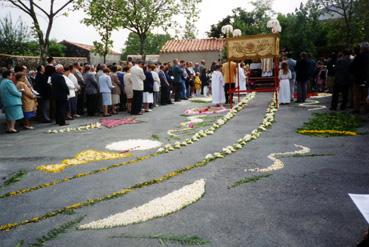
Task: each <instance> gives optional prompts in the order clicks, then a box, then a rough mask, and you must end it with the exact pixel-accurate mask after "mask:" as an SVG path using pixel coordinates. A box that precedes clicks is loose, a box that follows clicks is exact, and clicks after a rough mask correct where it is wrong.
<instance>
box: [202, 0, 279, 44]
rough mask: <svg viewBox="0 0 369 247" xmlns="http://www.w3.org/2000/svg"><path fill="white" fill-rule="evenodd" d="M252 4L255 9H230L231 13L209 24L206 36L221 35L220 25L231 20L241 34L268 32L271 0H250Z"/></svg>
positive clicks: (226, 23)
mask: <svg viewBox="0 0 369 247" xmlns="http://www.w3.org/2000/svg"><path fill="white" fill-rule="evenodd" d="M252 4H253V5H254V6H255V9H254V10H252V11H247V10H245V9H242V8H236V9H234V10H232V15H228V16H227V17H225V18H224V19H223V20H221V21H220V22H219V23H217V24H215V25H212V26H211V29H210V32H208V36H209V37H214V38H220V37H222V36H223V34H222V31H221V29H222V27H223V26H224V25H228V24H232V23H231V22H232V20H233V24H232V26H233V27H234V29H240V30H241V31H242V34H243V35H254V34H262V33H269V32H270V31H269V29H268V28H267V26H266V25H267V22H268V20H269V19H270V16H271V14H272V13H273V12H272V5H271V1H269V0H262V1H257V2H256V1H255V2H252Z"/></svg>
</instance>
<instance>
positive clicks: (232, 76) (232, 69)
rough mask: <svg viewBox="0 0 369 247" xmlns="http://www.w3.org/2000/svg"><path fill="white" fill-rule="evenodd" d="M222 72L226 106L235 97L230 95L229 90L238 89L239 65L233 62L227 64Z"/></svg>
mask: <svg viewBox="0 0 369 247" xmlns="http://www.w3.org/2000/svg"><path fill="white" fill-rule="evenodd" d="M215 68H217V67H215ZM222 71H223V76H224V81H225V86H224V93H225V97H226V104H228V103H229V99H230V98H231V97H233V94H229V90H230V89H234V88H235V87H236V75H237V64H236V63H235V62H231V61H230V62H226V63H224V64H223V66H222Z"/></svg>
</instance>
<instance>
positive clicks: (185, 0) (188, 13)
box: [181, 0, 202, 39]
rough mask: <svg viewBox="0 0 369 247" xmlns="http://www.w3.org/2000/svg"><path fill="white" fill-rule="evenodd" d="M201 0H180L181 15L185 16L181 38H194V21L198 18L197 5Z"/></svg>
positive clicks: (195, 29) (195, 32)
mask: <svg viewBox="0 0 369 247" xmlns="http://www.w3.org/2000/svg"><path fill="white" fill-rule="evenodd" d="M201 2H202V0H182V8H181V9H182V15H183V16H184V18H185V20H186V21H185V26H184V32H183V39H195V38H196V34H197V31H198V30H197V28H196V22H197V21H198V20H199V18H200V16H199V13H200V10H199V9H198V8H197V6H198V5H199V4H200V3H201Z"/></svg>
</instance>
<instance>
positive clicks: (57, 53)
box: [48, 40, 66, 57]
mask: <svg viewBox="0 0 369 247" xmlns="http://www.w3.org/2000/svg"><path fill="white" fill-rule="evenodd" d="M65 50H66V47H65V45H63V44H59V43H58V41H56V40H51V41H50V45H49V52H48V55H49V56H52V57H64V56H65Z"/></svg>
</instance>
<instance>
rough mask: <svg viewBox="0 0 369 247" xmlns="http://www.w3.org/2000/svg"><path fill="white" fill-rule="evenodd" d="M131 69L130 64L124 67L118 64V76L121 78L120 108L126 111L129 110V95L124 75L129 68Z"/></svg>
mask: <svg viewBox="0 0 369 247" xmlns="http://www.w3.org/2000/svg"><path fill="white" fill-rule="evenodd" d="M125 68H127V69H129V67H128V66H126V67H124V68H122V66H120V65H119V66H117V69H118V71H117V76H118V79H119V83H120V84H119V85H120V92H121V93H120V105H119V110H121V111H126V110H127V95H126V93H125V89H124V76H125V74H126V73H127V71H128V70H127V69H125Z"/></svg>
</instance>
